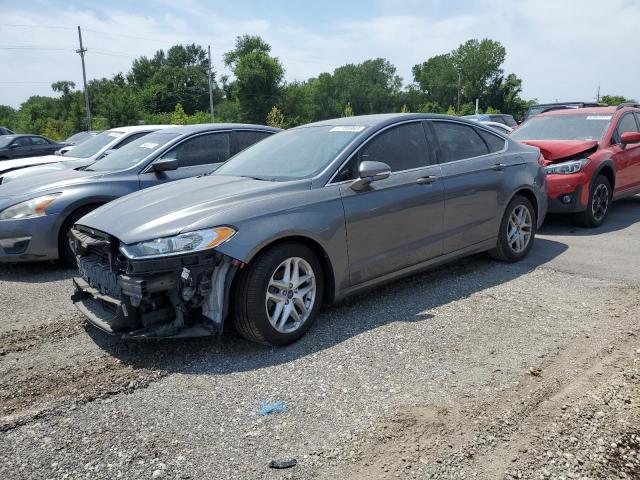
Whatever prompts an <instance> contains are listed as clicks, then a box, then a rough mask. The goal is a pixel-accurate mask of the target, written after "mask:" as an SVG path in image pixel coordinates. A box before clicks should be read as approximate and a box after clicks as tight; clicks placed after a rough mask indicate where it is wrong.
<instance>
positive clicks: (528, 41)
mask: <svg viewBox="0 0 640 480" xmlns="http://www.w3.org/2000/svg"><path fill="white" fill-rule="evenodd" d="M0 11H1V12H2V16H1V19H0V104H3V105H11V106H13V107H19V105H20V104H21V103H22V102H23V101H25V100H26V99H27V98H28V97H29V96H31V95H36V94H37V95H54V93H53V92H52V91H51V88H50V85H51V83H53V82H55V81H58V80H72V81H74V82H75V83H76V86H77V87H78V88H81V86H82V70H81V64H80V58H79V55H78V54H77V53H75V50H76V49H77V48H78V36H77V35H78V34H77V26H78V25H80V26H81V27H82V30H83V41H84V45H85V47H86V48H87V49H88V51H87V53H86V68H87V77H88V80H89V79H92V78H102V77H111V76H112V75H114V74H116V73H118V72H124V73H126V72H127V71H128V70H129V68H130V65H131V62H132V60H133V59H134V58H137V57H139V56H141V55H146V56H151V55H153V53H154V52H155V51H156V50H158V49H164V50H166V49H167V48H169V47H170V46H172V45H174V44H178V43H184V44H186V43H197V44H200V45H203V46H205V47H206V46H207V45H211V49H212V50H211V53H212V60H213V67H214V69H215V70H216V72H218V73H222V74H229V73H230V72H228V71H226V70H225V68H224V65H223V62H222V55H223V54H224V52H226V51H228V50H230V49H232V48H233V45H234V42H235V38H236V37H237V36H239V35H243V34H253V35H260V36H261V37H262V38H263V39H264V40H265V41H267V42H268V43H269V44H270V45H271V46H272V54H273V55H274V56H276V57H278V58H279V59H280V60H281V62H282V63H283V66H284V68H285V70H286V80H287V81H292V80H304V79H307V78H309V77H312V76H317V75H318V74H319V73H322V72H331V71H333V69H335V68H336V67H338V66H340V65H344V64H346V63H358V62H361V61H364V60H367V59H369V58H376V57H383V58H386V59H388V60H389V61H390V62H391V63H393V64H394V65H395V66H396V68H397V69H398V73H399V75H400V76H401V77H402V78H403V81H404V83H405V84H408V83H411V82H412V81H413V79H412V75H411V68H412V67H413V65H415V64H417V63H421V62H423V61H425V60H427V59H428V58H429V57H431V56H433V55H438V54H441V53H447V52H450V51H451V50H453V49H455V48H457V47H458V46H459V45H460V44H461V43H463V42H465V41H466V40H468V39H471V38H478V39H481V38H490V39H492V40H497V41H499V42H500V43H502V44H503V45H504V47H505V48H506V51H507V59H506V61H505V64H504V66H503V68H504V70H505V73H515V74H516V75H518V76H519V77H520V78H521V79H522V80H523V96H524V97H525V98H527V99H530V98H536V99H538V100H539V101H541V102H548V101H555V100H556V99H557V100H566V101H568V100H593V99H595V97H596V93H597V90H598V87H599V86H600V90H601V94H615V95H624V96H626V97H631V98H635V99H636V100H640V62H638V61H637V59H638V58H639V56H640V53H638V45H639V43H640V29H639V27H638V26H639V25H640V1H638V0H581V1H578V0H511V1H505V0H500V1H496V0H476V1H471V0H368V1H364V0H323V1H321V2H306V1H294V0H270V1H265V0H237V1H234V2H229V1H224V2H223V1H214V0H210V1H204V0H179V1H175V0H157V1H151V0H139V1H136V2H133V1H131V0H129V1H120V0H113V1H109V2H82V1H76V0H65V1H52V0H49V1H44V0H22V1H20V2H15V1H8V0H0ZM25 47H26V48H25Z"/></svg>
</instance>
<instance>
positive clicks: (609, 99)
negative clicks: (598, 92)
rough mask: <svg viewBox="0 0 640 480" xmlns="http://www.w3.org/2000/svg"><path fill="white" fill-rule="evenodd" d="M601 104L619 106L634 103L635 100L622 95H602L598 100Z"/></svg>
mask: <svg viewBox="0 0 640 480" xmlns="http://www.w3.org/2000/svg"><path fill="white" fill-rule="evenodd" d="M600 101H601V102H602V103H606V104H607V105H614V106H616V105H620V104H621V103H635V100H632V99H631V98H626V97H623V96H622V95H603V96H602V98H601V99H600Z"/></svg>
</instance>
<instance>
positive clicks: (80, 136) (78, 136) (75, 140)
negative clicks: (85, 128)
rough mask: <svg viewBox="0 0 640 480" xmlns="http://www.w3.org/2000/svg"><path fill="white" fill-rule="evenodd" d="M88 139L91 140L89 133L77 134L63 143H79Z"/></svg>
mask: <svg viewBox="0 0 640 480" xmlns="http://www.w3.org/2000/svg"><path fill="white" fill-rule="evenodd" d="M88 138H91V134H90V133H89V132H78V133H74V134H73V135H71V136H70V137H69V138H67V139H66V140H65V143H67V142H68V143H80V142H81V141H82V140H87V139H88Z"/></svg>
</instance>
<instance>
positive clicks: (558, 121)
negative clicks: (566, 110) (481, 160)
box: [511, 114, 611, 140]
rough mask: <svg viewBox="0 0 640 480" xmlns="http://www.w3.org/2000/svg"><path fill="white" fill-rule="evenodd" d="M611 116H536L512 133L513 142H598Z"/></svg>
mask: <svg viewBox="0 0 640 480" xmlns="http://www.w3.org/2000/svg"><path fill="white" fill-rule="evenodd" d="M609 123H611V115H602V114H600V115H593V114H591V115H587V114H582V115H549V116H537V117H533V118H531V119H530V120H527V121H526V122H525V123H523V124H522V125H521V126H520V128H518V129H516V130H514V131H513V133H512V134H511V138H513V139H514V140H600V139H601V138H602V135H604V132H606V131H607V127H608V126H609Z"/></svg>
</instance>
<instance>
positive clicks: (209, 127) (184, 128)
mask: <svg viewBox="0 0 640 480" xmlns="http://www.w3.org/2000/svg"><path fill="white" fill-rule="evenodd" d="M242 129H249V130H263V131H266V132H274V133H275V132H280V131H281V129H279V128H274V127H268V126H266V125H254V124H251V123H199V124H195V125H172V126H171V128H167V129H166V130H165V132H166V133H179V134H181V135H184V134H187V133H198V132H210V131H215V130H242Z"/></svg>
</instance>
